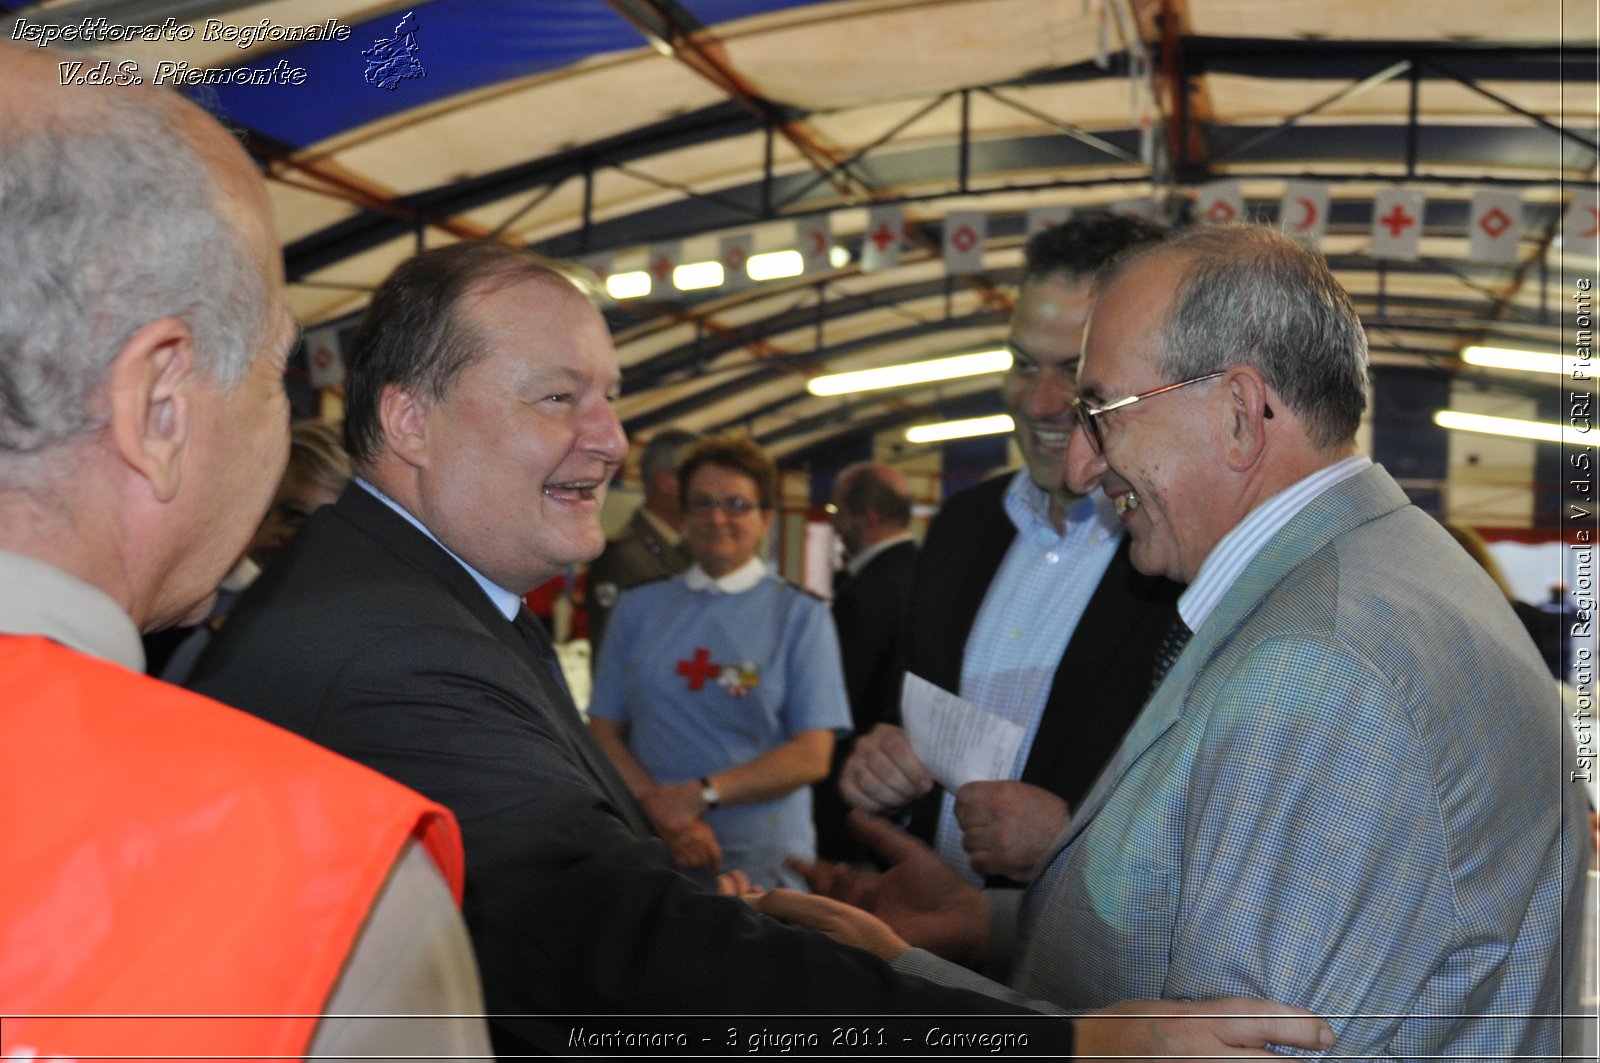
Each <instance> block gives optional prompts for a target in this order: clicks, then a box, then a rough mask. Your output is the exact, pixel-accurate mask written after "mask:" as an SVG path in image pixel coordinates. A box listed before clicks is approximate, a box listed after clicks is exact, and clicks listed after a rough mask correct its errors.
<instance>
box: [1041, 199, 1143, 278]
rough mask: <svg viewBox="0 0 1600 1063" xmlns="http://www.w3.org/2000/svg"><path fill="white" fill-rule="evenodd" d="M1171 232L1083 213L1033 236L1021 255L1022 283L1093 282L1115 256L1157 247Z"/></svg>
mask: <svg viewBox="0 0 1600 1063" xmlns="http://www.w3.org/2000/svg"><path fill="white" fill-rule="evenodd" d="M1171 235H1172V230H1171V229H1168V228H1167V227H1166V226H1165V225H1162V224H1160V223H1159V222H1154V221H1150V220H1149V219H1147V218H1140V217H1135V216H1134V215H1131V214H1114V213H1112V212H1111V211H1109V210H1083V211H1078V212H1077V213H1075V214H1073V215H1072V216H1071V217H1070V218H1068V219H1067V220H1066V221H1064V222H1062V223H1061V224H1060V225H1056V226H1053V227H1051V228H1049V229H1041V230H1040V231H1039V232H1037V233H1034V234H1033V238H1032V239H1030V240H1029V241H1028V246H1027V248H1026V249H1025V250H1024V251H1023V256H1024V263H1023V267H1022V283H1023V284H1030V283H1032V282H1033V281H1037V280H1046V279H1054V280H1064V281H1068V282H1070V283H1075V282H1078V281H1086V280H1092V279H1094V276H1095V274H1097V273H1099V272H1100V270H1101V269H1103V268H1105V266H1106V265H1107V264H1108V263H1110V262H1112V261H1113V260H1114V259H1116V258H1117V256H1119V255H1122V254H1124V253H1126V252H1128V251H1131V250H1133V249H1135V248H1140V247H1145V246H1148V245H1150V244H1156V243H1160V242H1161V241H1163V240H1165V239H1167V238H1168V237H1169V236H1171Z"/></svg>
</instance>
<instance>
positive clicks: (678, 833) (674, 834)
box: [661, 819, 722, 871]
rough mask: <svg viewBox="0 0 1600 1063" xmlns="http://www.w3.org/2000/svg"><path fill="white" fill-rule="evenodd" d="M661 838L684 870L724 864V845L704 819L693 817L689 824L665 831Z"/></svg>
mask: <svg viewBox="0 0 1600 1063" xmlns="http://www.w3.org/2000/svg"><path fill="white" fill-rule="evenodd" d="M661 840H662V841H664V842H666V843H667V849H668V851H669V852H671V853H672V862H673V863H675V864H677V865H678V866H679V867H681V868H683V869H684V870H686V871H687V870H693V869H695V868H714V867H718V866H720V865H721V864H722V846H720V845H718V844H717V836H716V834H715V833H714V832H713V831H712V829H711V828H710V827H708V826H706V824H705V821H704V820H699V819H691V820H690V821H689V823H688V825H687V826H685V827H682V828H680V829H678V830H675V831H663V832H662V834H661Z"/></svg>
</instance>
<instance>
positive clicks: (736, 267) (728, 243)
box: [717, 233, 755, 292]
mask: <svg viewBox="0 0 1600 1063" xmlns="http://www.w3.org/2000/svg"><path fill="white" fill-rule="evenodd" d="M754 249H755V236H754V235H753V234H751V233H736V234H734V235H733V236H724V237H723V238H722V243H721V244H720V245H718V250H717V261H719V262H721V263H722V290H723V291H727V292H737V291H742V290H744V289H745V288H748V287H750V271H749V270H748V269H746V268H745V267H746V266H747V265H748V264H749V262H750V254H751V252H752V251H753V250H754Z"/></svg>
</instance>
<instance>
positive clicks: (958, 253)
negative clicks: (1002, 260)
mask: <svg viewBox="0 0 1600 1063" xmlns="http://www.w3.org/2000/svg"><path fill="white" fill-rule="evenodd" d="M988 238H989V216H988V215H987V214H985V213H984V212H983V211H981V210H958V211H954V212H953V213H951V214H948V215H946V216H945V219H944V268H945V271H946V272H948V273H949V274H950V275H951V276H954V277H961V276H965V275H967V274H969V273H982V272H983V245H984V242H985V241H986V240H988Z"/></svg>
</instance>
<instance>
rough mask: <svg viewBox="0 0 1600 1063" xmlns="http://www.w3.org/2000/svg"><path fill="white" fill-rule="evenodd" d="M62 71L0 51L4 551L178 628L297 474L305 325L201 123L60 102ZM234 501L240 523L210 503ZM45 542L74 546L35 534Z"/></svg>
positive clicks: (136, 97)
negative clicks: (299, 364)
mask: <svg viewBox="0 0 1600 1063" xmlns="http://www.w3.org/2000/svg"><path fill="white" fill-rule="evenodd" d="M60 61H61V56H60V55H59V54H58V53H55V52H53V51H51V50H48V49H44V50H41V49H18V48H13V47H9V46H0V109H3V113H5V114H6V115H7V119H6V122H5V123H4V125H3V126H0V246H3V247H4V248H5V249H6V251H5V254H4V255H0V517H3V519H0V525H5V531H4V532H3V533H0V546H5V547H7V548H9V549H19V548H21V549H24V551H25V552H31V553H33V554H34V555H35V556H40V557H41V559H43V560H46V561H50V562H51V563H54V564H56V565H57V566H58V567H61V568H65V569H67V570H68V571H71V572H74V573H75V574H78V575H80V576H85V575H87V576H89V577H90V582H96V583H97V584H98V585H101V586H102V589H105V590H107V591H108V592H109V593H111V594H112V595H113V597H116V598H118V600H120V601H122V602H123V604H124V605H125V606H127V607H128V610H129V612H130V614H132V615H133V616H134V618H135V620H136V621H140V622H142V623H149V624H156V623H161V622H170V621H172V620H175V619H180V618H181V617H182V615H185V614H187V613H190V612H192V611H193V610H194V609H195V608H197V607H198V606H197V605H196V603H197V602H201V601H202V600H203V599H204V597H205V595H206V593H207V592H208V591H209V588H210V587H211V586H213V585H214V584H215V581H216V579H217V578H218V577H219V576H220V575H221V573H222V572H223V571H226V568H227V566H228V565H229V564H231V563H232V561H233V560H234V558H235V557H236V556H237V553H238V551H239V549H242V547H243V544H244V541H246V540H247V539H248V538H249V532H250V529H251V528H252V527H253V525H254V523H255V521H256V520H258V519H259V517H260V515H261V512H262V511H263V510H264V509H265V505H266V502H267V501H268V500H269V498H270V485H271V483H273V482H275V481H276V479H277V474H278V472H279V471H281V469H282V461H283V455H284V453H285V452H286V434H285V428H286V426H285V424H284V423H282V422H283V420H284V413H285V410H284V409H283V408H282V407H281V404H282V401H283V396H282V389H281V379H280V378H281V361H282V356H283V353H284V348H285V347H286V346H287V344H288V343H289V342H290V341H291V340H292V336H293V332H292V327H293V325H292V320H290V319H289V318H288V316H287V311H286V309H285V308H284V305H283V278H282V270H281V266H280V265H279V257H278V250H277V246H276V237H275V236H274V234H273V230H272V224H271V219H270V206H269V203H268V201H267V198H266V193H265V189H264V186H263V185H262V183H261V180H260V178H259V176H258V175H257V174H256V173H255V170H254V167H253V166H252V165H251V164H250V161H249V158H248V157H247V156H246V155H245V154H244V152H243V151H242V150H241V149H240V148H239V146H238V145H237V144H236V143H235V142H234V141H233V139H232V138H231V137H230V136H229V135H228V134H227V133H226V132H225V131H224V130H223V129H222V128H221V127H220V126H218V125H217V123H216V122H214V121H213V120H211V119H210V118H209V117H207V116H206V115H205V114H204V113H203V112H201V111H200V110H199V109H198V108H196V107H194V105H193V104H190V103H188V102H187V101H185V100H183V99H182V98H180V97H178V96H176V95H174V94H172V93H168V92H165V91H162V90H157V89H151V88H146V87H122V88H113V87H108V86H77V85H65V86H64V85H62V84H61V83H60V73H59V68H58V65H57V64H58V63H59V62H60ZM258 376H259V377H261V378H262V379H261V381H255V378H256V377H258ZM268 379H270V380H271V388H270V389H269V388H267V387H266V386H265V385H264V384H263V383H262V381H265V380H268ZM252 381H255V382H254V383H252ZM273 390H276V395H274V394H272V391H273ZM230 403H231V404H232V406H229V404H230ZM225 407H226V408H227V412H226V413H225V414H224V413H223V412H222V411H223V410H224V408H225ZM233 407H237V408H233ZM213 430H215V431H213ZM246 463H250V464H251V465H253V467H252V468H250V469H249V470H248V474H246V471H245V469H244V466H245V465H246ZM257 479H259V480H262V481H264V482H265V483H266V484H267V486H266V488H265V490H264V492H263V491H262V490H259V489H257V487H256V484H255V482H254V481H255V480H257ZM230 487H231V489H232V490H233V491H235V492H236V493H237V494H238V497H237V498H236V499H234V500H233V502H232V509H233V512H227V511H225V510H224V507H222V506H220V505H219V504H218V500H217V499H216V498H215V497H213V496H214V495H215V494H216V493H217V492H219V491H222V490H228V489H230ZM258 500H259V502H260V506H261V508H260V509H256V508H254V507H255V503H256V502H257V501H258ZM50 526H56V527H62V528H68V529H73V531H72V532H71V533H70V534H66V535H52V536H49V537H47V539H46V540H45V541H43V542H40V541H39V538H40V537H39V536H38V535H37V534H32V535H30V534H29V533H28V532H27V531H25V530H24V529H32V532H33V533H38V532H41V531H43V530H44V529H45V528H47V527H50ZM197 544H203V545H197ZM229 551H232V552H231V553H229ZM112 552H114V553H115V554H116V555H117V556H116V557H115V558H112V557H109V556H107V555H108V554H109V553H112ZM185 553H187V554H188V555H189V558H190V559H189V560H180V558H181V557H182V555H184V554H185ZM224 553H228V554H229V556H227V557H224V558H221V559H220V561H219V560H218V559H217V558H216V557H215V556H214V555H217V554H224ZM218 564H220V566H221V567H220V568H217V570H216V571H215V572H212V571H211V569H212V568H214V567H216V566H217V565H218ZM107 584H113V585H107ZM186 597H187V598H188V599H189V601H188V603H187V604H185V602H184V601H183V599H185V598H186Z"/></svg>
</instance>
